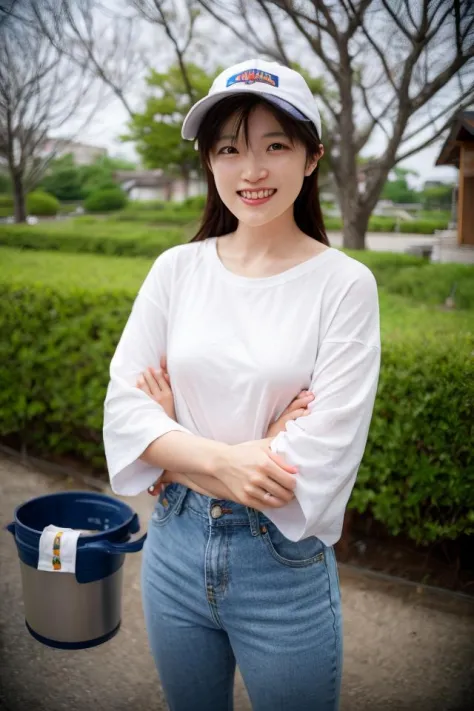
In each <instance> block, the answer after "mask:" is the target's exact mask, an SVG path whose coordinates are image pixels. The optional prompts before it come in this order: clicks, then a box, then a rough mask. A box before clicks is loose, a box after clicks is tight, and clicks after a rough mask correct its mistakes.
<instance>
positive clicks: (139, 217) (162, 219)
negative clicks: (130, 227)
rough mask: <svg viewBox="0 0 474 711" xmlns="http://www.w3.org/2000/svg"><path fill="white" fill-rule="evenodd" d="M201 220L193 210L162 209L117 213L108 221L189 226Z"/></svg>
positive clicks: (129, 210) (130, 210)
mask: <svg viewBox="0 0 474 711" xmlns="http://www.w3.org/2000/svg"><path fill="white" fill-rule="evenodd" d="M198 219H199V215H198V214H197V213H196V212H194V211H191V210H185V209H183V210H181V211H180V212H178V211H176V210H169V209H166V208H164V209H162V210H156V211H154V210H146V211H143V210H132V209H128V210H122V211H121V212H117V213H115V214H113V215H111V216H110V218H108V221H110V222H111V223H112V222H141V223H143V222H145V223H146V224H157V223H162V224H165V223H166V224H169V225H187V224H189V223H190V222H196V221H197V220H198Z"/></svg>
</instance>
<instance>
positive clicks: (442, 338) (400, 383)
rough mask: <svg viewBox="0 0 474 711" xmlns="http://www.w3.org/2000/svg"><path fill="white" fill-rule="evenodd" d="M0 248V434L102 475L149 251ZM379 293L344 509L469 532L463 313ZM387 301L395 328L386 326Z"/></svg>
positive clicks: (472, 489)
mask: <svg viewBox="0 0 474 711" xmlns="http://www.w3.org/2000/svg"><path fill="white" fill-rule="evenodd" d="M2 252H3V253H4V254H3V255H2V256H4V257H5V258H4V259H3V260H2V265H4V269H5V275H4V278H3V279H2V278H1V277H0V329H1V330H2V332H3V333H8V334H9V338H8V339H2V341H1V342H0V412H1V416H0V436H3V437H6V436H8V435H10V436H11V435H15V436H16V437H17V438H18V440H19V441H21V442H23V443H24V444H25V445H26V446H27V448H28V449H29V450H30V451H32V452H36V453H38V454H39V455H40V456H44V457H46V458H47V457H48V455H50V454H51V453H56V454H63V455H68V454H70V455H73V456H78V457H80V458H82V459H83V461H84V462H87V463H89V465H90V466H91V468H92V469H94V470H95V471H96V472H97V473H102V475H104V473H105V460H104V455H103V444H102V424H103V421H102V417H103V401H104V397H105V391H106V386H107V382H108V367H109V364H110V359H111V357H112V355H113V352H114V350H115V347H116V345H117V343H118V340H119V338H120V335H121V332H122V330H123V327H124V325H125V322H126V319H127V318H128V315H129V313H130V310H131V307H132V304H133V300H134V298H135V296H136V292H137V288H138V286H139V283H141V280H142V279H143V278H144V276H145V274H146V272H147V270H148V269H149V267H150V266H151V263H152V260H140V259H130V260H129V259H126V258H120V259H118V258H104V257H96V256H90V255H75V256H74V257H72V256H68V255H66V254H64V255H59V254H53V253H38V252H36V253H33V252H30V253H26V254H25V255H21V254H20V253H19V252H18V251H15V250H9V249H4V250H2ZM15 259H16V260H17V261H16V265H17V269H16V273H14V271H15V270H14V269H13V270H12V265H13V266H14V264H15V261H14V260H15ZM34 260H36V265H35V264H34V263H33V261H34ZM22 261H25V262H26V261H29V262H31V264H30V267H29V271H28V270H25V271H24V272H23V273H22V272H21V269H20V265H21V263H22ZM40 262H42V263H43V266H42V267H41V268H40V267H39V264H40ZM385 266H387V264H385ZM434 266H439V267H441V269H440V270H439V272H440V273H441V271H442V267H443V266H444V265H434ZM35 267H36V268H35ZM410 268H411V267H410ZM47 269H49V270H50V274H51V276H48V273H47ZM132 269H135V272H134V275H133V279H132V278H131V276H130V273H129V272H130V270H132ZM382 271H383V268H382ZM387 271H388V270H387ZM110 275H114V279H112V278H111V276H110ZM48 280H49V281H50V282H51V283H49V284H48V283H47V282H48ZM40 281H42V282H43V283H40ZM121 284H122V285H121ZM85 285H88V286H87V288H85ZM89 285H90V286H89ZM125 285H126V286H125ZM379 291H380V297H381V316H382V325H383V329H382V331H383V349H382V369H381V376H380V383H379V390H378V395H377V399H376V405H375V411H374V417H373V419H372V425H371V429H370V433H369V440H368V444H367V448H366V452H365V455H364V459H363V462H362V465H361V468H360V472H359V476H358V480H357V483H356V487H355V489H354V492H353V495H352V497H351V500H350V504H349V507H350V508H355V509H357V510H358V511H360V512H365V511H367V512H370V513H371V514H373V516H374V517H375V518H376V519H377V520H379V521H382V522H383V523H384V524H385V525H386V527H387V529H388V531H389V532H390V533H392V534H397V533H404V534H405V535H407V536H409V537H411V538H412V539H413V540H415V541H417V542H419V543H428V542H431V541H436V540H442V539H449V538H455V537H457V536H459V535H460V534H461V533H464V534H473V533H474V429H473V428H474V359H473V357H472V353H473V351H474V334H473V332H472V329H471V330H470V329H469V323H472V313H471V312H469V313H466V314H465V315H462V314H457V313H454V314H450V313H441V312H440V313H438V312H437V311H435V310H433V309H431V308H430V307H428V306H426V307H423V308H420V307H419V306H413V307H411V306H410V303H409V301H408V300H407V299H406V298H404V297H402V296H399V295H393V296H391V295H390V294H387V291H386V290H385V289H384V288H383V287H380V289H379ZM392 300H393V302H394V304H395V306H394V305H393V303H392ZM392 309H393V310H394V311H396V310H397V309H398V310H399V314H398V317H397V318H398V319H399V320H398V321H397V324H399V326H398V327H397V328H393V324H391V325H390V328H388V327H387V322H388V321H390V320H391V318H392ZM422 317H423V318H424V323H423V327H422V328H421V327H420V321H421V318H422ZM458 319H463V320H458ZM435 322H436V324H442V323H444V324H448V325H447V327H446V329H445V330H444V332H443V331H442V330H441V331H440V332H438V333H436V335H434V328H432V325H433V324H434V323H435ZM394 323H395V321H394ZM408 323H410V324H412V328H411V329H409V328H408V327H407V326H406V324H408ZM449 324H451V325H449ZM460 324H463V325H462V326H460ZM400 326H401V327H400ZM440 328H441V327H440ZM404 329H405V330H404Z"/></svg>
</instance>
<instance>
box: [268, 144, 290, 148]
mask: <svg viewBox="0 0 474 711" xmlns="http://www.w3.org/2000/svg"><path fill="white" fill-rule="evenodd" d="M272 146H280V148H286V146H284V145H283V143H272V145H271V146H269V148H272Z"/></svg>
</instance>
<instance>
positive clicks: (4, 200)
mask: <svg viewBox="0 0 474 711" xmlns="http://www.w3.org/2000/svg"><path fill="white" fill-rule="evenodd" d="M0 207H11V208H12V211H13V195H7V194H5V193H3V194H2V195H0Z"/></svg>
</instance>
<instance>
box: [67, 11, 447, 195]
mask: <svg viewBox="0 0 474 711" xmlns="http://www.w3.org/2000/svg"><path fill="white" fill-rule="evenodd" d="M181 1H182V0H181ZM174 2H175V4H177V0H174ZM198 23H201V24H200V25H199V36H200V37H201V38H202V42H201V43H200V44H197V45H196V46H195V48H193V50H192V51H191V48H190V51H189V52H188V54H187V56H186V58H187V59H188V61H196V63H197V64H199V65H201V66H203V67H204V68H205V69H206V70H207V71H209V72H213V71H215V67H216V66H217V65H219V64H222V63H223V61H222V48H223V47H225V48H226V55H225V56H226V62H225V63H224V64H227V65H228V66H229V65H231V64H233V63H237V62H239V61H242V60H243V59H246V58H248V57H251V56H255V55H257V56H258V53H256V52H255V50H253V49H251V50H250V51H245V48H243V47H242V45H241V44H240V45H239V43H238V42H236V40H235V37H234V36H233V35H232V33H231V32H230V30H228V29H226V28H223V27H222V26H221V25H219V32H218V35H217V38H218V39H217V40H216V25H215V22H214V20H212V19H210V18H201V19H200V20H198ZM196 27H197V28H198V25H197V26H196ZM159 32H160V30H159V29H157V28H156V27H153V26H150V25H149V24H148V23H144V25H143V32H141V33H140V42H143V43H144V46H146V47H147V48H148V51H149V54H148V56H149V61H150V63H151V64H152V66H154V67H156V69H158V71H163V70H164V69H165V68H166V67H167V66H169V65H170V64H171V63H172V62H174V61H175V56H174V54H173V51H172V49H171V48H170V47H169V40H166V41H165V42H157V39H158V37H159V35H158V34H157V33H159ZM287 36H288V33H285V39H286V38H287ZM287 46H289V43H287ZM291 47H292V49H293V54H295V56H296V57H297V58H298V61H299V62H300V63H301V64H302V65H303V66H307V67H310V68H311V73H312V74H313V75H315V74H316V73H317V69H316V68H315V62H314V54H312V53H310V52H308V50H307V49H305V47H304V46H302V45H301V37H300V38H299V39H298V38H295V39H294V40H293V43H292V44H291ZM287 51H288V52H289V51H290V50H289V49H288V50H287ZM291 58H292V59H294V57H291ZM145 95H146V89H145V87H144V84H143V81H140V80H138V82H137V84H136V85H135V87H134V91H133V93H132V95H131V96H127V98H128V99H129V101H130V103H131V104H132V106H133V108H134V109H135V110H140V107H141V106H143V105H144V97H145ZM127 121H128V114H127V112H126V110H125V108H124V107H123V105H122V104H121V102H120V101H119V100H118V99H116V98H113V99H111V100H110V101H109V102H108V103H107V105H106V107H105V108H104V109H102V110H101V111H100V112H99V113H97V114H96V116H95V119H94V122H93V123H92V124H91V125H89V126H88V127H87V128H86V129H83V130H81V131H80V132H79V133H78V134H77V136H76V140H80V141H82V142H84V143H90V144H93V145H97V146H103V147H105V148H107V150H108V151H109V154H110V155H112V156H122V157H124V158H128V159H130V160H133V161H136V162H139V157H138V155H137V154H136V152H135V149H134V146H133V144H132V143H128V142H127V143H122V142H121V141H120V140H119V135H120V134H121V133H125V132H126V130H127V127H126V124H127ZM70 130H74V127H73V124H72V123H70V124H65V125H64V126H63V127H62V129H61V130H58V131H57V132H56V133H55V135H57V136H60V135H66V134H67V133H68V132H69V131H70ZM410 130H411V128H410ZM428 135H429V134H428V133H426V134H425V136H426V137H427V136H428ZM445 137H446V133H445V134H444V136H443V137H442V138H441V139H439V140H438V141H437V142H436V143H434V144H433V145H432V146H430V147H429V148H427V149H425V150H423V151H421V152H419V153H417V154H415V155H413V156H411V157H410V158H408V159H406V160H405V161H403V162H402V163H400V164H399V166H400V167H404V168H408V169H412V170H415V171H417V173H419V176H418V177H415V176H410V177H409V178H408V180H409V183H410V185H411V186H412V187H413V188H417V189H418V188H421V187H422V186H423V183H424V182H425V181H426V180H440V181H446V182H454V181H457V178H458V171H457V169H456V168H454V167H447V166H435V161H436V159H437V158H438V156H439V153H440V151H441V147H442V145H443V142H444V140H445ZM322 142H323V144H324V136H323V139H322ZM416 142H417V143H419V142H420V141H419V139H418V140H417V141H416ZM383 148H384V139H383V136H382V134H381V132H380V131H379V130H378V129H377V132H374V133H373V134H372V136H371V139H370V141H369V143H368V144H367V146H366V147H365V148H364V150H363V151H362V155H364V154H366V155H368V154H371V155H377V154H380V153H381V152H382V150H383ZM323 160H324V159H323Z"/></svg>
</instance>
